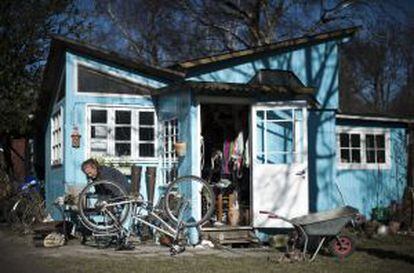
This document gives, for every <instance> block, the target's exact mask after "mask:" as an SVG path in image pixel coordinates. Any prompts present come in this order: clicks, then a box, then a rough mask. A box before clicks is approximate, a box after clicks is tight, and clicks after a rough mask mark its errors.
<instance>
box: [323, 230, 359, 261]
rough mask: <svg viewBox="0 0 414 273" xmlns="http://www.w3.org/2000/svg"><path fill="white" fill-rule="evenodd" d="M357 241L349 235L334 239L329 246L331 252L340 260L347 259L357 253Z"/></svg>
mask: <svg viewBox="0 0 414 273" xmlns="http://www.w3.org/2000/svg"><path fill="white" fill-rule="evenodd" d="M355 247H356V246H355V240H354V238H352V237H351V236H348V235H339V236H338V237H337V238H336V237H335V238H333V239H332V240H331V241H330V242H329V245H328V249H329V252H330V253H331V254H332V255H333V256H336V257H338V258H345V257H348V256H350V255H352V253H354V251H355Z"/></svg>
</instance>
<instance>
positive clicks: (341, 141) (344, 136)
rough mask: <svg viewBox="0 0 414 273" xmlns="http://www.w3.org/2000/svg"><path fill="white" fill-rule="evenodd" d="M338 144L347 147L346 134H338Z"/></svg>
mask: <svg viewBox="0 0 414 273" xmlns="http://www.w3.org/2000/svg"><path fill="white" fill-rule="evenodd" d="M339 138H340V143H341V147H349V135H348V134H340V135H339Z"/></svg>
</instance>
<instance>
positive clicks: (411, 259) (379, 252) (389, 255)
mask: <svg viewBox="0 0 414 273" xmlns="http://www.w3.org/2000/svg"><path fill="white" fill-rule="evenodd" d="M357 251H361V252H365V253H367V254H368V255H371V256H375V257H377V258H379V259H391V260H398V261H403V262H406V263H409V264H412V265H414V256H411V255H407V254H403V253H400V252H397V251H394V250H385V249H379V248H371V247H370V248H366V247H358V248H357Z"/></svg>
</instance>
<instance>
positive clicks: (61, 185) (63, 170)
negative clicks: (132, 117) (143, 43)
mask: <svg viewBox="0 0 414 273" xmlns="http://www.w3.org/2000/svg"><path fill="white" fill-rule="evenodd" d="M78 63H82V64H83V65H87V66H88V67H91V68H94V69H97V70H100V71H104V72H110V73H113V74H114V75H119V76H121V77H124V78H127V79H130V80H132V81H135V82H137V83H140V84H143V85H147V86H150V87H153V88H161V87H163V86H165V83H163V82H161V81H159V80H155V79H151V78H148V77H146V76H144V75H139V74H137V73H136V72H131V71H126V70H123V69H120V68H117V67H113V66H109V65H106V64H103V63H102V62H99V61H96V60H92V59H89V58H87V57H84V56H78V55H74V54H71V53H66V63H65V66H66V69H65V73H66V83H65V85H66V86H65V87H66V93H65V98H64V99H63V100H62V101H61V102H59V104H58V105H54V109H57V107H59V106H61V107H62V108H63V113H64V115H63V116H64V121H63V122H64V126H63V133H64V139H63V143H64V144H63V147H64V151H63V164H62V165H60V166H57V167H56V166H51V161H50V153H51V146H50V142H51V132H50V126H51V123H50V120H49V125H48V128H47V133H46V146H45V147H46V158H45V160H46V162H45V165H46V170H45V171H46V183H47V186H46V188H47V190H46V202H47V206H48V208H49V209H51V210H53V206H52V205H51V204H52V203H53V201H54V200H55V199H56V197H58V196H62V195H63V194H64V193H65V191H67V190H68V187H75V188H78V189H81V188H82V187H83V186H84V185H85V184H86V177H85V175H84V174H83V173H82V171H81V164H82V162H83V161H84V160H86V159H87V151H86V142H87V123H86V122H87V121H86V118H87V107H88V106H89V105H91V106H92V105H102V106H104V105H107V106H111V105H118V106H131V107H148V108H155V103H154V101H153V99H152V98H151V97H150V96H139V95H103V94H88V93H78V92H77V85H78V84H77V78H78V77H77V75H78V69H77V64H78ZM74 126H77V127H78V128H79V132H80V134H81V145H80V148H73V147H72V146H71V133H72V130H73V127H74ZM158 164H159V160H157V159H155V160H147V161H144V162H140V163H139V165H141V166H143V167H144V168H143V173H142V175H141V178H142V183H143V181H144V179H145V175H144V173H145V171H146V169H145V167H146V166H158ZM142 185H144V184H142ZM141 189H142V192H141V193H142V194H143V195H144V196H146V191H145V187H144V186H142V187H141ZM156 197H157V196H156ZM54 216H55V217H58V215H57V214H56V212H54Z"/></svg>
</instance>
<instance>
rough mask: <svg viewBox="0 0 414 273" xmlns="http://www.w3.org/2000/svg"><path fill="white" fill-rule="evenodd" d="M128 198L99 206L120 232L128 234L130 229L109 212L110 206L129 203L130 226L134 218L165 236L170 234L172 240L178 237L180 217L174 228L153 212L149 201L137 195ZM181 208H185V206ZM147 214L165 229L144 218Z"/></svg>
mask: <svg viewBox="0 0 414 273" xmlns="http://www.w3.org/2000/svg"><path fill="white" fill-rule="evenodd" d="M130 198H131V199H130V200H126V201H119V202H114V203H106V202H105V203H103V206H102V208H101V211H102V212H104V213H105V214H107V215H108V216H109V217H110V218H111V219H112V220H113V221H114V223H115V226H116V228H117V229H118V230H119V232H120V233H122V232H125V233H126V234H129V233H130V230H129V229H127V228H126V227H124V226H123V225H122V224H121V223H119V221H118V219H117V217H116V216H115V215H114V214H113V213H112V212H111V210H110V208H111V207H117V206H121V205H131V209H130V211H129V217H131V219H132V220H133V221H132V224H131V225H130V226H134V225H136V222H135V223H134V220H135V221H138V222H139V223H141V224H144V225H147V226H148V227H150V228H153V229H155V230H157V231H159V232H162V233H164V234H165V235H167V236H170V237H171V238H173V239H174V240H177V239H178V237H179V235H180V231H182V221H181V219H179V221H178V223H177V228H174V227H172V226H171V225H170V224H168V223H167V222H166V221H165V220H164V219H162V217H160V216H159V215H158V214H157V213H155V212H154V207H153V206H152V204H151V203H149V202H146V201H144V200H141V199H139V198H137V197H130ZM183 209H185V207H184V208H183ZM141 210H144V212H146V214H145V213H143V212H141ZM148 215H149V216H152V217H154V218H155V219H156V220H158V221H159V222H160V223H161V225H162V226H164V227H165V229H163V228H161V227H159V226H156V225H155V224H153V223H151V222H149V221H147V220H145V219H144V217H146V216H148Z"/></svg>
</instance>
